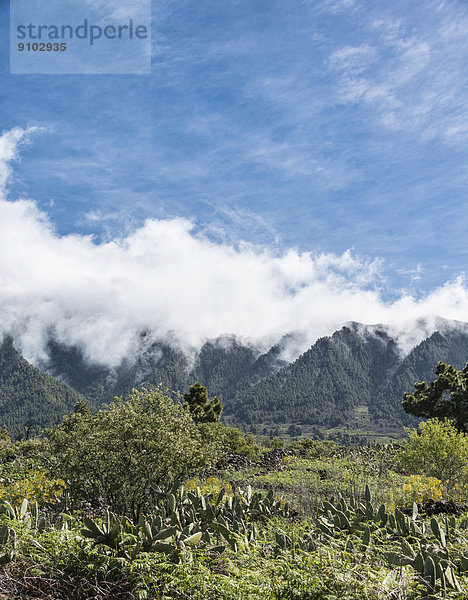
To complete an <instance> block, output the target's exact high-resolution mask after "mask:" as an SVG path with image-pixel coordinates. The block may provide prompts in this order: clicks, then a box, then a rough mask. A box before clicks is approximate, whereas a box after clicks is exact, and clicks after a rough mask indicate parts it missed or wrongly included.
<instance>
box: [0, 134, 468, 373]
mask: <svg viewBox="0 0 468 600" xmlns="http://www.w3.org/2000/svg"><path fill="white" fill-rule="evenodd" d="M26 135H27V133H26V132H21V130H14V131H12V132H9V133H6V134H4V136H3V137H1V138H0V173H1V176H2V178H3V179H2V181H3V185H5V184H6V181H7V178H8V175H9V173H10V171H9V163H10V162H11V161H12V160H13V159H15V158H16V157H17V148H18V144H19V143H20V141H21V140H22V139H25V136H26ZM0 215H1V219H0V239H1V240H2V252H1V253H0V331H1V332H2V333H10V334H12V335H13V336H14V338H15V340H16V341H17V343H18V345H19V346H20V347H21V348H22V350H23V352H24V353H25V355H26V356H27V357H28V358H29V359H31V360H33V361H37V360H38V359H40V358H41V353H42V352H43V347H44V344H45V342H46V340H47V338H48V336H49V335H50V333H51V332H54V333H55V335H56V336H57V338H58V339H59V340H61V341H63V342H66V343H69V344H76V345H79V346H80V347H82V348H83V349H84V351H85V353H86V355H87V356H88V357H89V358H90V359H92V360H94V361H100V362H104V363H108V364H117V363H118V362H119V361H120V360H121V359H122V358H123V357H124V356H127V355H129V354H131V353H132V352H134V351H135V349H136V345H137V342H138V335H139V334H140V333H141V332H142V331H150V332H151V334H152V336H153V337H166V338H170V339H174V338H175V339H177V340H178V341H179V342H180V343H182V344H184V345H186V346H187V345H188V346H197V345H199V344H201V343H202V342H203V341H204V340H205V339H206V338H210V337H216V336H218V335H221V334H226V333H235V334H237V335H239V336H242V337H244V338H248V339H250V340H261V339H262V338H264V337H266V336H276V337H279V336H280V335H281V334H283V333H286V332H290V331H293V330H301V331H305V332H306V334H307V342H308V343H311V342H313V341H314V340H315V339H316V338H317V337H319V336H322V335H326V334H330V333H331V332H333V331H334V330H335V329H337V328H339V327H341V326H342V325H343V324H344V323H345V322H346V321H349V320H354V321H360V322H364V323H378V322H380V323H387V324H388V325H389V326H391V327H392V328H393V330H395V331H406V332H407V338H406V342H405V343H406V344H408V343H413V341H414V339H415V338H414V335H416V337H417V336H418V335H419V336H420V337H421V336H423V335H424V334H425V333H426V329H424V330H423V329H421V327H419V329H418V331H419V334H417V333H416V334H415V333H414V329H415V328H414V323H415V322H416V321H417V320H418V319H421V318H424V319H431V318H433V317H435V316H436V315H440V316H442V317H446V318H450V319H459V320H466V319H467V317H468V290H467V288H466V285H465V282H464V280H463V279H462V278H459V279H457V280H456V281H455V282H452V283H447V284H446V285H444V286H443V287H441V288H439V289H436V290H434V291H433V292H432V293H431V294H429V295H428V296H427V297H425V298H423V299H419V300H417V299H415V298H413V297H412V296H410V295H408V294H402V296H401V297H400V298H399V299H398V300H397V301H395V302H393V303H386V302H384V301H383V300H382V298H381V296H380V294H379V292H378V290H377V289H376V287H375V285H377V284H378V283H379V272H380V263H379V261H378V260H374V261H369V260H363V259H360V258H359V257H355V256H353V255H352V253H351V252H345V253H344V254H343V255H341V256H336V255H333V254H325V253H322V254H312V253H307V252H304V253H300V252H298V251H296V250H294V249H290V250H288V251H287V252H285V253H283V254H275V253H273V252H272V251H270V250H268V249H266V248H261V247H254V246H252V245H249V244H246V243H241V244H239V245H238V246H236V247H234V246H232V245H228V244H225V243H214V242H212V241H210V240H208V239H207V238H206V237H204V236H202V235H200V234H196V233H195V232H194V228H193V225H192V223H190V222H189V221H188V220H186V219H181V218H174V219H167V220H148V221H146V223H145V224H144V226H142V227H141V228H139V229H137V230H135V231H134V232H132V233H131V234H128V235H126V236H125V237H122V238H121V239H112V240H110V241H107V242H103V243H100V244H97V243H95V242H94V240H93V239H92V238H91V237H89V236H83V235H67V236H58V235H57V234H56V233H55V232H54V230H53V227H52V226H51V224H50V222H49V221H48V219H47V217H46V215H44V214H43V213H41V212H40V211H39V210H38V208H37V206H36V205H35V204H34V203H33V202H32V201H27V200H22V199H18V200H15V201H12V200H11V199H8V198H7V197H6V192H5V191H4V192H2V196H1V197H0ZM374 284H375V285H374ZM432 322H435V321H432ZM429 323H431V321H429ZM426 327H429V329H430V327H431V325H430V324H429V325H426ZM408 332H411V335H412V336H413V337H411V338H410V337H408V335H409V333H408ZM408 340H409V341H408Z"/></svg>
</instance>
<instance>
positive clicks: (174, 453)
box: [49, 389, 216, 518]
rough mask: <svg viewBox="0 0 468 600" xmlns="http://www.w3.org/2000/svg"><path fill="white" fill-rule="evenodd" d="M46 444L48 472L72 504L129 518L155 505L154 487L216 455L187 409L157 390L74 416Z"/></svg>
mask: <svg viewBox="0 0 468 600" xmlns="http://www.w3.org/2000/svg"><path fill="white" fill-rule="evenodd" d="M49 443H50V452H51V454H52V456H53V457H54V460H53V463H52V464H53V469H54V472H56V473H57V475H59V476H60V477H62V478H63V479H65V480H66V482H67V489H69V491H70V494H71V498H72V500H73V501H74V503H75V504H76V503H77V502H80V501H83V500H86V501H87V502H90V503H91V504H92V505H93V506H99V505H105V506H109V507H111V508H112V510H116V511H118V512H120V513H122V514H129V515H132V516H133V517H134V518H137V517H138V516H139V515H140V514H141V512H142V511H143V510H146V509H148V507H149V506H150V505H151V503H152V502H153V501H154V499H155V492H154V486H155V485H158V486H160V485H163V486H164V485H168V484H170V483H172V482H174V481H176V480H180V479H184V478H185V479H186V478H187V477H189V476H190V475H192V474H194V473H195V472H199V471H200V470H203V469H204V468H206V467H207V466H208V465H209V464H211V463H212V462H213V458H214V456H215V452H216V446H215V444H214V443H213V442H208V441H207V440H206V438H204V437H203V436H202V433H201V431H200V430H199V429H198V428H197V426H196V424H195V423H194V421H193V420H192V418H191V416H190V413H189V411H188V410H187V409H185V408H184V407H182V406H181V405H180V404H179V403H175V402H174V400H173V399H172V398H170V397H169V396H167V395H166V394H164V393H163V392H162V391H161V390H159V389H156V390H144V391H136V390H134V392H133V393H132V395H131V396H130V398H129V399H128V400H127V401H126V402H123V401H122V400H119V399H117V400H116V401H115V402H114V403H112V404H111V405H109V406H108V407H107V408H105V409H102V410H100V411H98V412H97V413H96V414H94V415H93V414H91V413H90V412H86V411H83V410H80V411H76V412H74V413H73V414H72V415H70V416H68V417H65V419H64V420H63V423H62V425H60V427H57V428H56V429H55V430H53V431H52V432H51V435H50V440H49Z"/></svg>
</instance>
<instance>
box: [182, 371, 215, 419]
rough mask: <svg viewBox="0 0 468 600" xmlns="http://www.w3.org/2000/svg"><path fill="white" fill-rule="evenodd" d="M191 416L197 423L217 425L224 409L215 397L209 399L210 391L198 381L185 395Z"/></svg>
mask: <svg viewBox="0 0 468 600" xmlns="http://www.w3.org/2000/svg"><path fill="white" fill-rule="evenodd" d="M184 399H185V402H186V403H187V406H188V409H189V411H190V415H191V417H192V419H193V420H194V421H195V423H215V422H216V421H219V418H220V416H221V411H222V410H223V407H222V406H221V402H220V401H219V399H218V398H217V397H216V396H215V397H214V398H212V399H211V400H210V399H209V398H208V390H207V389H206V387H205V386H204V385H202V384H201V383H199V382H198V381H197V382H196V383H194V384H193V385H191V386H190V391H189V392H188V393H187V394H184Z"/></svg>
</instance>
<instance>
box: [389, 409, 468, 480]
mask: <svg viewBox="0 0 468 600" xmlns="http://www.w3.org/2000/svg"><path fill="white" fill-rule="evenodd" d="M400 462H401V465H402V466H403V467H405V468H407V469H408V470H409V471H410V472H412V473H417V474H420V475H426V476H427V477H436V478H437V479H440V480H441V481H442V482H444V484H445V487H446V488H447V490H448V491H451V490H452V489H453V488H454V487H455V486H456V485H457V484H461V485H463V484H466V483H467V480H468V436H467V434H466V433H462V432H459V431H457V429H456V428H455V427H454V426H453V425H452V423H451V422H450V421H449V420H448V419H444V420H443V421H441V420H439V419H430V420H429V421H426V422H425V423H421V424H420V425H419V431H418V430H415V429H414V430H412V431H410V432H409V442H408V444H407V445H406V447H404V449H403V450H402V452H401V455H400Z"/></svg>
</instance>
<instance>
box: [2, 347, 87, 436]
mask: <svg viewBox="0 0 468 600" xmlns="http://www.w3.org/2000/svg"><path fill="white" fill-rule="evenodd" d="M79 400H84V398H83V396H82V395H81V394H79V393H78V392H77V391H75V390H74V389H72V388H71V387H70V386H68V385H67V384H65V383H62V382H61V381H58V380H57V379H55V378H54V377H52V376H51V375H48V374H47V373H44V372H42V371H41V370H39V369H37V368H36V367H33V366H32V365H31V364H29V363H28V362H27V361H26V360H25V359H24V358H23V357H22V356H21V355H20V354H18V352H17V351H16V350H15V348H14V346H13V342H12V340H11V339H10V338H5V339H4V340H3V343H2V344H1V345H0V426H1V425H6V426H7V429H8V431H9V433H10V435H11V436H12V437H15V438H17V437H26V436H27V435H28V433H34V434H37V433H38V432H39V431H40V430H41V429H43V428H44V427H48V426H50V425H56V424H58V423H60V421H61V420H62V417H63V416H64V415H66V414H67V413H69V412H70V411H71V410H72V409H73V406H74V405H75V404H76V403H77V402H78V401H79Z"/></svg>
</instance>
